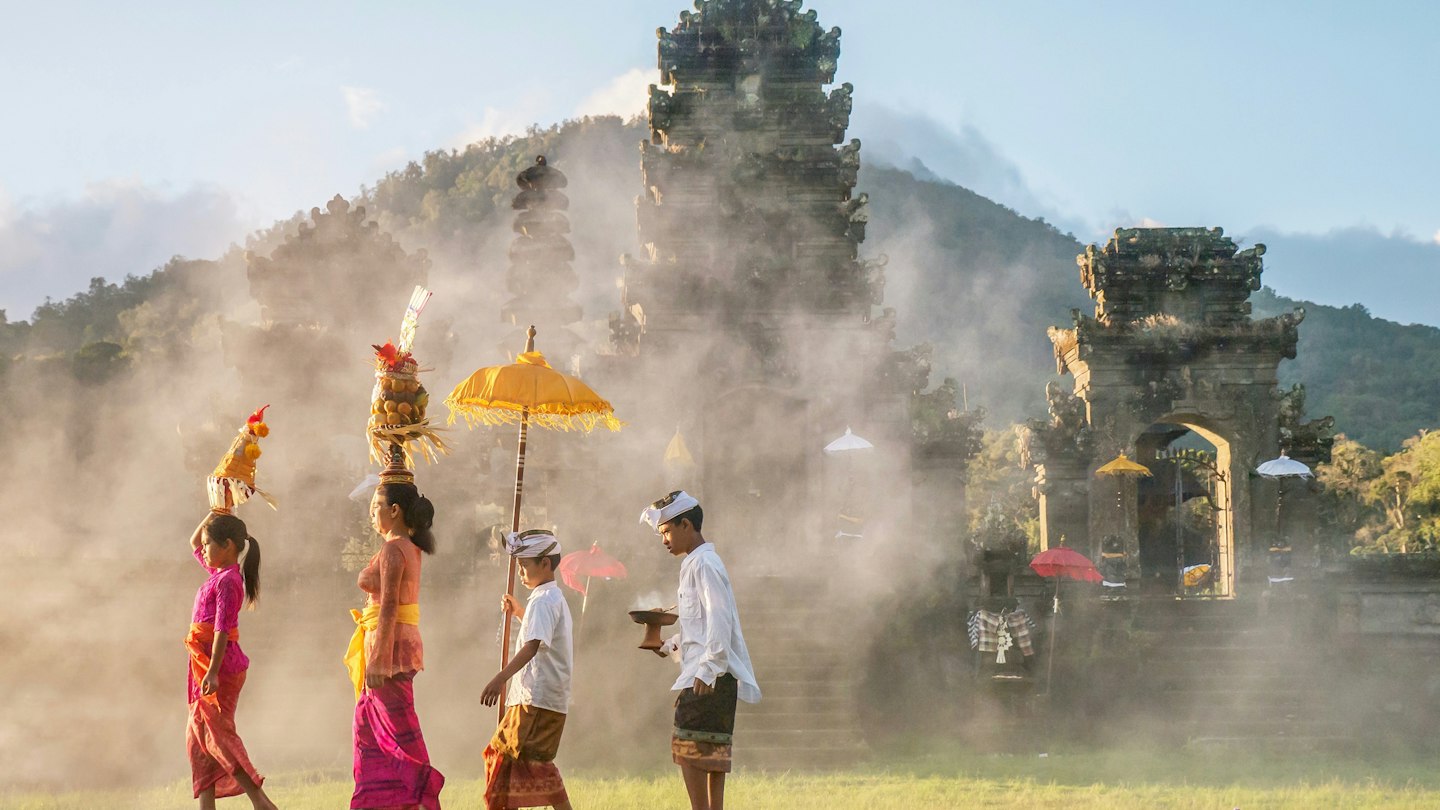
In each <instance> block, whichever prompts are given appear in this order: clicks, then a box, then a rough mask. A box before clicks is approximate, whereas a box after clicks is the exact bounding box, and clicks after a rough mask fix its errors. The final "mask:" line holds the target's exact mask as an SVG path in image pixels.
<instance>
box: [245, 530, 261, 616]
mask: <svg viewBox="0 0 1440 810" xmlns="http://www.w3.org/2000/svg"><path fill="white" fill-rule="evenodd" d="M240 574H241V576H242V577H243V578H244V579H245V604H246V605H248V606H249V607H250V608H251V609H252V610H253V609H254V608H255V601H256V600H257V599H259V598H260V541H259V540H256V539H255V538H253V537H250V536H249V535H246V536H245V551H244V553H243V554H242V555H241V557H240Z"/></svg>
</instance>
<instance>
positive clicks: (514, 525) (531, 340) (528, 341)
mask: <svg viewBox="0 0 1440 810" xmlns="http://www.w3.org/2000/svg"><path fill="white" fill-rule="evenodd" d="M525 351H526V352H533V351H535V327H534V326H531V327H530V328H529V329H528V330H527V331H526V333H525ZM529 433H530V409H529V408H522V409H521V411H520V446H519V448H518V449H517V450H516V451H515V505H514V510H513V512H512V513H511V516H510V531H511V532H512V533H515V534H518V533H519V532H520V502H521V500H522V499H523V497H524V494H525V443H526V440H527V438H528V437H529ZM507 556H509V557H510V565H509V573H508V574H507V575H506V577H505V595H506V596H514V595H515V569H516V568H517V567H518V564H517V563H516V562H515V557H514V555H507ZM504 615H505V629H504V630H503V631H502V635H501V640H500V668H501V669H504V668H505V666H506V665H507V664H509V663H510V620H511V619H512V618H513V617H512V616H511V615H510V614H509V613H505V614H504ZM509 683H510V682H509V681H508V680H507V681H506V682H505V683H503V684H501V685H500V701H499V702H500V719H501V720H503V719H505V693H506V687H508V686H509Z"/></svg>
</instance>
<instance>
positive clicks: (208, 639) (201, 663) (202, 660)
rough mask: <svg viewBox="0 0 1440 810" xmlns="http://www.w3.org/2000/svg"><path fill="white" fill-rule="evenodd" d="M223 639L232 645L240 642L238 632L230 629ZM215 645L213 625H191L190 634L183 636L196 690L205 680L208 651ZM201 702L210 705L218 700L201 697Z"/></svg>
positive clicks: (208, 696) (208, 666)
mask: <svg viewBox="0 0 1440 810" xmlns="http://www.w3.org/2000/svg"><path fill="white" fill-rule="evenodd" d="M225 637H226V638H228V639H230V643H231V644H234V643H235V642H237V641H239V640H240V630H239V629H238V628H236V629H232V630H230V631H228V632H226V633H225ZM214 644H215V625H213V624H192V625H190V634H189V635H187V636H185V648H186V649H188V650H189V651H190V677H192V678H194V679H195V685H196V687H197V688H198V687H199V685H200V682H201V681H203V680H205V673H206V672H208V671H209V669H210V649H211V647H212V646H214ZM200 699H201V700H205V701H209V702H210V703H219V701H220V699H219V698H218V697H217V696H215V695H203V694H202V695H201V696H200Z"/></svg>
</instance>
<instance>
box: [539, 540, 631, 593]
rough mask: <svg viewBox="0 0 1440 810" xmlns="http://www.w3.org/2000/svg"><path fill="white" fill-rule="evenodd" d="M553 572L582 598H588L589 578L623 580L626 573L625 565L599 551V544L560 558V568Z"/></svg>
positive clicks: (593, 544)
mask: <svg viewBox="0 0 1440 810" xmlns="http://www.w3.org/2000/svg"><path fill="white" fill-rule="evenodd" d="M555 572H556V573H557V574H559V575H560V581H561V582H564V583H565V584H566V585H568V586H570V590H572V591H575V592H576V593H578V594H581V595H582V596H589V594H588V593H586V590H587V588H586V586H587V585H589V583H590V578H591V577H605V578H606V579H623V578H624V577H625V573H626V572H625V565H624V564H623V563H621V562H620V561H619V560H617V559H615V558H614V557H611V556H610V555H609V554H606V553H605V552H603V551H601V550H600V544H599V543H592V544H591V545H590V548H588V549H586V550H584V551H572V552H570V553H569V554H566V555H565V556H564V557H561V558H560V567H559V568H557V569H556V571H555Z"/></svg>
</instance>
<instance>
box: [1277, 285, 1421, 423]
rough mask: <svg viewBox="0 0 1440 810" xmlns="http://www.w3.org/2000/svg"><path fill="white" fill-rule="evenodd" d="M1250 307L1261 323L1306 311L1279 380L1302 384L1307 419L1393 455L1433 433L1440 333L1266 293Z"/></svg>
mask: <svg viewBox="0 0 1440 810" xmlns="http://www.w3.org/2000/svg"><path fill="white" fill-rule="evenodd" d="M1250 300H1251V303H1252V305H1253V306H1254V311H1255V317H1257V318H1258V317H1268V316H1271V315H1277V314H1279V313H1281V312H1289V311H1291V310H1293V309H1294V308H1295V307H1297V306H1303V307H1304V308H1305V321H1304V323H1302V324H1300V345H1299V348H1298V349H1297V356H1296V358H1295V359H1294V360H1290V361H1286V362H1284V363H1281V364H1280V380H1281V383H1282V384H1284V385H1285V386H1287V387H1288V386H1289V385H1291V384H1293V383H1297V382H1298V383H1304V384H1305V389H1306V391H1307V392H1308V396H1309V403H1308V405H1307V408H1306V409H1307V411H1308V412H1309V414H1310V416H1312V417H1314V416H1334V417H1335V422H1336V426H1337V428H1338V429H1340V430H1341V431H1343V432H1344V433H1345V435H1347V436H1350V437H1351V438H1353V439H1355V440H1356V441H1358V442H1360V443H1362V444H1364V445H1366V446H1369V447H1374V448H1377V449H1381V450H1388V451H1394V450H1398V449H1399V448H1400V445H1401V443H1402V442H1403V441H1404V440H1405V439H1406V438H1407V437H1409V436H1413V435H1414V434H1415V433H1416V432H1417V431H1419V430H1421V429H1428V428H1432V427H1434V426H1435V425H1436V419H1437V416H1436V412H1435V403H1437V402H1440V329H1436V328H1435V327H1433V326H1420V325H1409V326H1405V325H1401V324H1398V323H1394V322H1393V321H1385V320H1380V319H1378V318H1374V317H1372V316H1371V315H1370V313H1369V311H1367V310H1366V309H1365V307H1363V306H1361V305H1359V304H1353V305H1351V306H1348V307H1327V306H1321V305H1319V304H1312V303H1310V302H1308V301H1298V300H1294V299H1290V298H1285V297H1283V296H1279V295H1276V294H1275V293H1274V291H1272V290H1270V289H1269V288H1266V289H1262V290H1260V291H1259V292H1257V293H1255V294H1254V295H1252V296H1251V297H1250Z"/></svg>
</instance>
